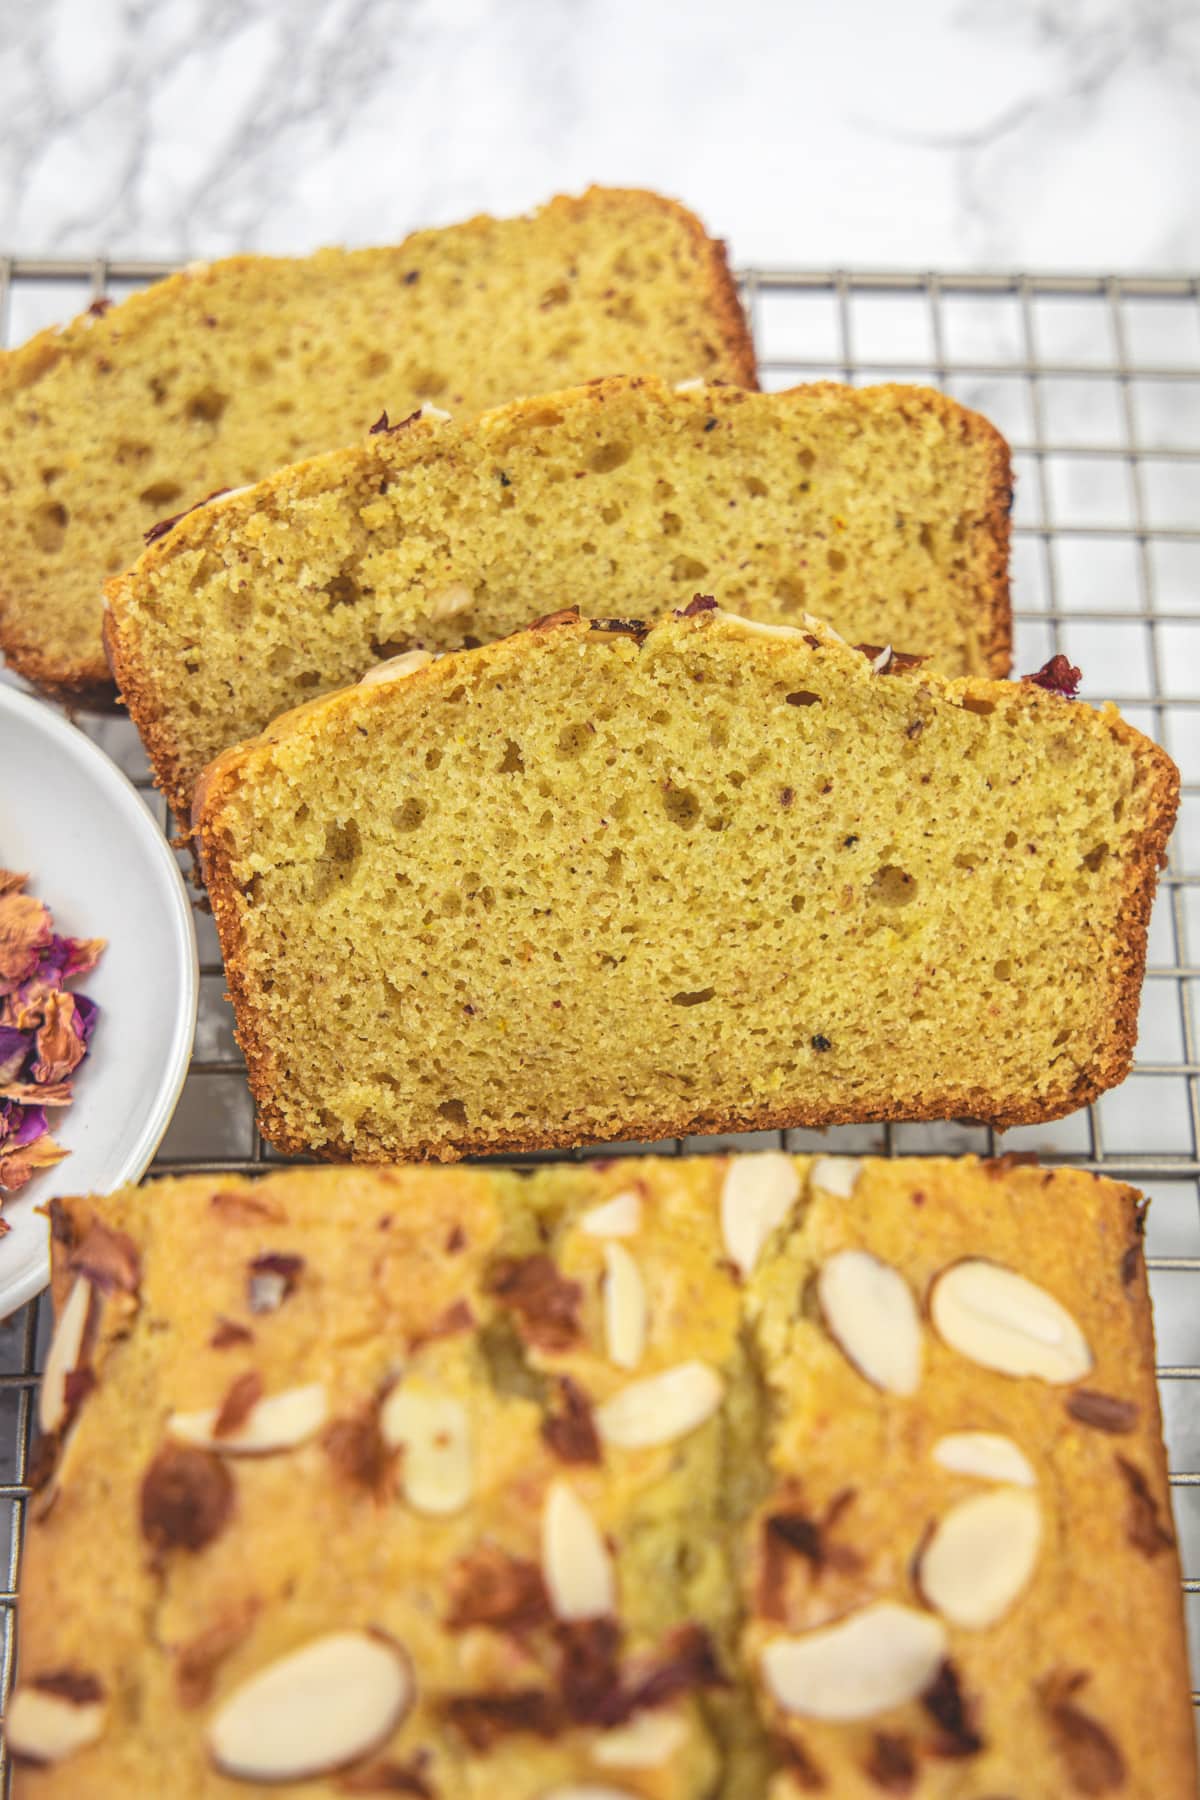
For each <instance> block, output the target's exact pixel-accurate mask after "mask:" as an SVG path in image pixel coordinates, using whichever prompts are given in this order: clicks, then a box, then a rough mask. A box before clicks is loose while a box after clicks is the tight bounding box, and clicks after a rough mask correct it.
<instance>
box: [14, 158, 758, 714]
mask: <svg viewBox="0 0 1200 1800" xmlns="http://www.w3.org/2000/svg"><path fill="white" fill-rule="evenodd" d="M106 306H107V303H106V302H103V301H97V302H96V303H95V305H94V306H93V307H92V308H90V309H89V311H88V312H87V313H85V314H84V315H83V317H82V318H80V319H77V320H76V321H75V322H74V324H72V325H68V326H67V327H66V328H65V329H63V330H58V329H54V330H50V331H44V332H42V333H41V334H40V335H39V336H38V337H35V338H34V339H33V340H32V341H31V342H30V343H28V344H26V345H25V346H24V347H23V348H22V349H19V350H15V351H12V352H10V353H8V354H5V353H4V352H0V570H2V575H0V649H2V650H3V651H4V653H5V655H6V657H7V658H8V661H9V663H10V664H11V665H12V666H13V667H14V668H16V669H17V670H18V671H19V672H20V673H21V674H22V675H26V676H28V677H29V678H30V680H32V681H36V682H38V683H40V684H41V685H43V686H45V687H47V688H50V689H52V690H56V691H58V692H61V693H63V694H65V695H67V696H73V697H82V698H96V697H100V696H103V695H105V694H107V696H108V698H109V699H110V700H111V697H112V687H111V683H110V680H109V672H108V666H107V663H106V661H105V657H104V652H103V648H102V645H101V641H100V623H101V610H102V609H101V599H102V596H101V588H102V584H103V581H104V578H105V576H106V575H112V574H115V573H116V571H117V570H118V569H123V568H124V567H125V566H126V565H127V564H128V563H131V562H132V561H133V560H134V557H135V556H136V555H137V553H138V552H139V551H140V549H141V548H142V537H143V534H144V533H145V532H146V530H147V528H148V527H152V526H154V525H155V523H156V521H159V520H161V519H163V518H164V516H165V515H167V514H171V513H177V512H179V510H180V508H181V507H186V506H189V505H191V504H193V503H195V502H196V501H198V500H200V499H202V498H203V496H204V495H205V494H208V493H211V492H212V490H213V489H214V488H229V487H236V486H238V485H239V484H240V483H243V482H248V481H257V480H258V479H259V477H260V476H263V475H266V474H269V473H270V471H271V470H273V469H277V468H278V467H279V466H280V465H281V464H282V463H287V462H294V461H295V460H296V459H297V458H298V457H302V456H311V455H312V454H313V453H314V452H315V451H318V450H328V449H332V448H333V447H334V446H335V445H338V444H346V443H351V442H353V441H354V439H356V438H357V437H358V436H359V435H360V434H361V433H362V432H364V431H365V430H366V429H367V427H368V425H369V424H370V422H371V420H372V419H373V418H375V417H376V416H377V415H378V414H379V412H380V411H381V409H383V408H387V409H390V411H391V414H392V416H393V417H394V418H403V417H404V416H405V414H407V413H410V412H411V411H412V409H413V408H414V407H416V406H420V405H421V404H422V402H426V401H435V402H437V404H438V405H439V406H450V407H453V408H454V409H455V410H458V411H462V412H467V413H470V412H477V411H479V410H481V409H482V408H483V407H487V406H495V405H496V404H497V403H498V402H500V401H502V400H509V399H512V398H513V397H514V396H516V395H518V394H525V393H537V392H539V391H540V390H541V389H544V388H553V387H563V386H565V385H567V384H568V383H570V382H572V381H584V380H589V379H591V378H592V377H593V376H597V375H607V374H613V373H624V374H636V373H641V372H643V371H654V372H657V373H660V374H662V375H665V376H667V377H668V378H678V379H689V378H691V377H693V376H702V377H710V378H711V377H713V376H717V377H721V378H723V379H725V380H728V381H734V382H744V383H746V384H747V385H749V386H754V385H755V368H754V352H753V347H752V345H751V342H750V338H749V334H748V333H747V330H746V326H745V322H744V320H743V318H742V313H741V309H740V307H739V305H738V300H737V295H736V291H735V289H734V286H733V281H732V279H731V277H730V274H729V270H728V267H727V265H726V262H725V254H724V249H723V246H722V245H721V244H719V243H716V242H714V241H713V240H712V239H710V238H708V237H706V236H705V233H704V230H703V227H702V226H701V225H700V223H699V221H698V220H697V219H696V218H695V217H694V216H693V214H691V213H690V212H687V211H685V209H684V208H683V207H681V206H677V205H675V204H674V203H673V202H672V201H668V200H662V199H660V198H659V197H658V196H657V195H655V194H647V193H640V192H636V191H626V190H621V189H605V188H593V189H591V190H590V191H589V192H588V193H586V194H584V195H583V196H582V197H581V198H579V199H573V198H565V197H564V198H559V199H557V200H553V201H551V202H550V204H549V205H548V206H545V207H542V208H541V209H540V210H539V211H537V212H535V213H532V214H527V215H525V216H524V217H523V218H519V219H504V220H498V219H490V218H487V217H482V216H481V217H479V218H475V219H472V220H470V221H469V222H468V223H466V224H464V225H456V226H452V227H449V228H447V229H445V230H440V231H421V232H417V233H416V234H415V235H414V236H412V237H410V238H408V239H406V240H405V242H404V243H402V244H399V245H396V246H393V247H390V248H387V249H377V250H356V251H350V252H347V251H343V250H322V251H320V252H319V253H318V254H317V255H315V256H311V257H304V258H298V259H297V258H278V257H264V256H237V257H231V258H229V259H228V260H226V261H223V262H218V263H214V264H212V265H211V266H209V267H203V266H201V267H193V268H189V269H187V270H185V271H184V272H183V273H182V274H179V275H176V276H173V277H172V278H171V279H170V280H168V281H164V282H162V283H160V284H159V285H158V286H156V287H153V288H151V289H149V290H148V291H147V292H146V293H141V294H135V295H134V296H133V297H132V298H131V299H129V300H126V301H124V302H123V303H122V304H121V305H119V306H114V307H111V309H108V310H106Z"/></svg>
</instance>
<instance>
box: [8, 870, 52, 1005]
mask: <svg viewBox="0 0 1200 1800" xmlns="http://www.w3.org/2000/svg"><path fill="white" fill-rule="evenodd" d="M53 935H54V933H53V930H52V927H51V924H50V914H49V912H48V911H47V910H46V908H45V907H44V906H43V905H42V903H41V901H40V900H35V899H34V898H33V896H32V894H20V893H7V894H3V895H0V993H11V992H12V990H13V988H15V987H17V986H19V985H20V983H21V982H22V981H28V979H29V977H30V976H31V975H32V974H33V972H34V970H35V969H36V968H37V966H38V958H39V952H40V951H41V950H42V948H43V946H45V945H47V944H49V943H50V941H51V939H52V937H53Z"/></svg>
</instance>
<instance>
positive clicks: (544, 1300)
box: [488, 1252, 583, 1351]
mask: <svg viewBox="0 0 1200 1800" xmlns="http://www.w3.org/2000/svg"><path fill="white" fill-rule="evenodd" d="M488 1288H489V1290H490V1292H492V1293H493V1294H495V1295H496V1297H497V1299H499V1300H501V1301H503V1303H504V1304H505V1305H506V1306H508V1307H511V1309H512V1310H513V1312H515V1313H516V1315H517V1320H518V1328H519V1330H520V1332H521V1335H522V1336H523V1337H524V1338H525V1340H526V1342H527V1343H530V1344H535V1345H536V1346H537V1347H538V1348H539V1349H541V1350H550V1351H554V1350H566V1349H569V1348H570V1346H571V1345H572V1344H573V1343H574V1342H575V1341H576V1339H577V1338H578V1336H579V1306H580V1302H581V1300H582V1299H583V1289H582V1288H581V1287H580V1285H579V1283H578V1282H577V1281H568V1280H567V1279H566V1278H565V1276H563V1275H562V1274H560V1273H559V1269H558V1265H557V1264H556V1263H555V1262H554V1260H553V1258H552V1257H549V1256H546V1255H545V1254H544V1253H542V1252H539V1253H537V1254H536V1255H534V1256H506V1257H502V1258H501V1259H500V1261H499V1262H497V1263H496V1265H495V1267H494V1268H493V1269H492V1271H491V1274H490V1276H489V1278H488Z"/></svg>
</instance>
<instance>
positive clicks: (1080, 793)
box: [195, 600, 1178, 1160]
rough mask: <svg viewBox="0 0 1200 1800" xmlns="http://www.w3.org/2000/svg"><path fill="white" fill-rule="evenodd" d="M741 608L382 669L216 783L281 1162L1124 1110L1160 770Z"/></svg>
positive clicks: (271, 1131)
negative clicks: (284, 1155)
mask: <svg viewBox="0 0 1200 1800" xmlns="http://www.w3.org/2000/svg"><path fill="white" fill-rule="evenodd" d="M711 605H712V603H711V602H710V601H703V600H700V601H697V602H695V603H693V605H692V606H691V607H689V608H688V609H687V613H688V615H690V616H673V617H669V618H667V619H665V620H663V621H662V622H661V623H659V624H657V625H655V626H654V627H653V628H650V627H644V626H638V625H635V624H632V623H630V622H628V621H622V620H611V621H608V622H597V621H593V622H592V623H591V624H590V625H589V623H588V622H587V621H581V620H579V619H577V618H576V617H575V616H574V615H573V614H570V613H565V614H562V615H560V616H559V618H558V619H557V620H555V619H550V620H546V621H542V623H541V624H540V626H538V627H535V628H534V629H532V630H529V631H527V632H522V633H518V634H517V635H516V636H514V637H512V638H508V639H505V640H504V641H502V642H500V643H497V644H492V645H489V646H487V647H485V648H484V649H481V650H473V651H466V652H459V653H457V654H452V655H449V656H446V657H445V658H443V659H441V660H440V661H436V662H426V665H425V666H424V667H420V668H418V669H416V670H415V672H413V673H409V674H404V673H402V672H401V671H400V670H393V669H389V668H388V667H386V666H385V667H383V668H382V669H380V670H379V671H378V676H379V678H378V679H376V680H372V681H368V682H365V683H361V684H359V685H358V686H356V687H354V688H349V689H346V690H344V691H343V692H342V693H340V694H336V695H332V696H330V697H329V698H327V699H325V700H322V701H317V702H314V703H313V704H312V705H311V706H309V707H307V708H301V709H299V710H298V711H297V712H296V713H294V714H290V715H288V716H286V717H285V718H283V719H280V720H277V721H276V723H275V725H274V726H273V727H272V728H271V730H270V731H268V732H267V733H266V734H265V735H264V736H263V737H262V738H260V739H259V740H258V741H256V742H254V743H251V744H249V745H246V746H243V747H241V748H239V749H235V750H231V751H229V752H227V753H226V754H225V755H224V756H223V757H221V758H219V759H218V761H217V762H216V763H215V764H214V765H213V766H212V768H211V769H210V770H209V772H208V774H207V776H206V777H205V779H204V781H203V782H202V783H201V787H200V790H199V793H198V797H197V810H196V815H195V823H196V830H197V833H198V839H199V848H200V853H201V858H202V862H203V865H204V868H205V871H206V874H207V879H208V885H209V892H210V895H211V898H212V905H213V911H214V913H215V916H216V922H217V927H218V930H219V932H220V936H221V943H222V947H223V950H224V954H225V966H226V972H227V975H228V979H229V985H230V988H231V990H232V993H233V999H234V1004H235V1007H236V1010H237V1024H238V1034H239V1038H240V1041H241V1044H242V1046H243V1048H244V1050H245V1052H246V1058H247V1063H248V1065H249V1074H250V1082H251V1086H252V1087H253V1089H254V1092H255V1094H256V1096H257V1099H258V1102H259V1108H260V1115H261V1122H262V1128H263V1130H264V1131H265V1133H266V1134H267V1136H268V1137H270V1138H271V1139H272V1141H273V1142H275V1143H276V1144H278V1145H279V1146H280V1147H281V1148H283V1149H285V1150H301V1149H308V1150H314V1151H317V1152H319V1153H320V1154H322V1155H324V1156H331V1157H347V1156H353V1157H359V1158H364V1159H367V1160H379V1159H385V1160H386V1159H388V1158H391V1157H393V1156H396V1157H454V1156H461V1155H463V1154H465V1153H468V1152H470V1153H487V1152H490V1151H498V1150H508V1149H532V1148H535V1147H537V1146H539V1145H575V1144H580V1143H593V1142H601V1141H606V1140H614V1139H625V1138H632V1139H636V1140H641V1141H646V1142H650V1141H653V1140H655V1139H657V1138H661V1137H672V1136H682V1135H684V1134H685V1133H687V1132H695V1131H731V1130H751V1129H756V1128H762V1127H779V1126H791V1125H806V1126H812V1125H828V1124H835V1123H839V1122H845V1121H849V1120H864V1119H866V1120H878V1119H913V1118H923V1119H942V1118H975V1119H982V1120H988V1121H991V1122H993V1123H995V1124H997V1125H1013V1124H1020V1123H1028V1122H1032V1121H1036V1120H1043V1119H1052V1118H1055V1117H1057V1116H1059V1115H1060V1114H1062V1113H1066V1112H1069V1111H1071V1110H1072V1109H1073V1108H1075V1107H1077V1106H1080V1105H1082V1104H1083V1103H1084V1102H1085V1101H1087V1100H1089V1099H1091V1098H1092V1097H1093V1096H1095V1095H1096V1094H1098V1093H1099V1092H1101V1091H1102V1090H1103V1089H1104V1088H1107V1087H1110V1086H1112V1085H1113V1084H1114V1083H1116V1082H1118V1081H1120V1080H1121V1079H1122V1078H1123V1077H1124V1075H1125V1073H1126V1071H1127V1069H1128V1067H1129V1062H1130V1057H1131V1054H1132V1049H1133V1042H1134V1036H1135V1031H1136V1019H1137V1006H1138V994H1139V989H1140V985H1141V976H1142V968H1143V960H1144V954H1145V942H1146V923H1147V919H1148V916H1149V910H1150V903H1151V898H1152V895H1153V892H1154V885H1155V879H1156V872H1157V869H1158V866H1159V860H1160V858H1161V856H1162V852H1163V845H1164V843H1165V841H1166V838H1167V834H1168V832H1169V830H1170V827H1171V823H1172V819H1173V817H1174V812H1175V806H1176V797H1177V791H1178V777H1177V772H1176V770H1175V768H1174V765H1173V764H1172V763H1171V761H1170V759H1169V758H1168V757H1167V756H1166V754H1165V753H1164V752H1163V751H1162V750H1160V749H1159V748H1158V747H1157V746H1156V745H1154V744H1152V743H1151V742H1149V741H1148V740H1147V739H1146V738H1143V737H1141V736H1140V735H1139V734H1138V733H1137V732H1136V731H1134V730H1132V729H1131V728H1130V727H1129V726H1127V725H1125V724H1124V723H1123V722H1122V721H1121V719H1120V718H1118V716H1117V714H1116V712H1115V711H1114V710H1113V709H1112V708H1106V709H1104V710H1103V711H1100V712H1095V711H1093V710H1092V709H1090V708H1089V707H1086V706H1084V705H1082V704H1080V703H1077V702H1074V701H1071V700H1069V699H1066V698H1064V697H1063V696H1062V695H1060V694H1058V693H1054V692H1047V691H1046V690H1045V689H1044V688H1043V687H1041V686H1039V685H1038V684H1037V683H1036V682H1020V683H1011V682H989V681H978V680H963V681H954V682H947V681H945V680H943V679H942V678H941V677H939V676H937V675H934V674H930V673H927V672H925V671H922V670H920V669H913V668H904V667H901V666H900V662H901V660H902V659H897V658H895V657H893V656H891V655H890V653H889V652H888V651H887V650H886V649H885V650H882V651H877V650H875V649H874V648H873V647H870V646H869V647H868V648H867V650H866V652H865V653H864V651H863V650H862V649H861V648H859V649H852V648H851V647H850V646H849V645H847V644H844V643H842V642H841V640H840V639H837V638H836V637H835V636H834V635H833V634H831V633H829V632H828V631H827V630H826V629H825V628H824V627H820V626H817V625H816V624H815V622H814V623H813V625H812V628H811V629H809V630H807V631H800V630H793V629H791V628H789V627H781V626H762V625H754V624H751V623H749V622H748V621H746V620H742V619H739V618H735V617H733V616H732V615H726V614H722V613H720V612H718V611H716V610H706V609H711ZM400 660H401V663H402V664H403V665H404V667H405V668H408V667H410V666H411V664H412V663H413V662H414V660H419V658H415V657H414V656H409V657H408V658H402V659H400Z"/></svg>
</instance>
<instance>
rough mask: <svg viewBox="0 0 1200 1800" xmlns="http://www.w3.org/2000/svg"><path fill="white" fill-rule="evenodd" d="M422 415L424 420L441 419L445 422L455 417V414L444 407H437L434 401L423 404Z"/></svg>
mask: <svg viewBox="0 0 1200 1800" xmlns="http://www.w3.org/2000/svg"><path fill="white" fill-rule="evenodd" d="M420 413H421V417H422V418H423V419H439V420H441V421H443V422H445V420H447V419H451V418H453V417H454V415H453V413H448V412H447V411H446V409H445V407H444V406H435V405H434V404H433V401H432V400H426V401H424V402H423V404H422V405H421V408H420Z"/></svg>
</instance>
